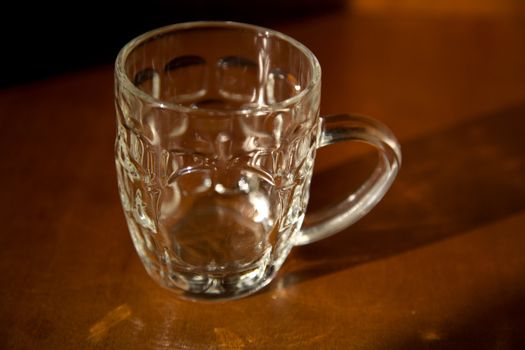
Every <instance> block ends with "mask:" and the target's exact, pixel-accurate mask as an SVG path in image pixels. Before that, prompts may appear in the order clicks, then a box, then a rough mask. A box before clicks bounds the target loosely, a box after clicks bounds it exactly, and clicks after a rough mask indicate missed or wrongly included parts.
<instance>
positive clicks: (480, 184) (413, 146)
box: [271, 104, 525, 288]
mask: <svg viewBox="0 0 525 350" xmlns="http://www.w3.org/2000/svg"><path fill="white" fill-rule="evenodd" d="M523 115H525V104H521V105H518V106H514V107H511V108H508V109H505V110H501V111H498V112H495V113H492V114H489V115H486V116H482V117H479V118H475V119H473V120H470V121H467V122H463V123H460V124H457V125H454V126H452V127H450V128H448V129H446V130H443V131H440V132H437V133H435V134H431V135H428V136H425V137H422V138H418V139H414V140H411V141H408V142H405V143H402V148H403V153H404V159H405V160H404V165H403V168H402V169H401V171H400V173H399V175H398V178H397V179H396V182H395V184H394V185H393V186H392V188H391V189H390V192H389V193H388V194H387V195H386V196H385V198H384V199H383V201H382V202H381V203H380V204H379V205H378V206H377V207H376V208H375V209H374V210H373V212H372V213H371V214H369V215H368V216H367V217H366V218H364V219H363V220H362V221H360V222H358V223H357V224H355V225H353V226H351V227H350V228H348V229H346V230H345V232H342V233H340V234H337V235H335V236H332V237H330V238H327V239H325V240H322V241H319V242H317V243H315V244H312V245H308V246H304V247H300V248H296V249H295V250H294V251H293V253H292V254H291V256H290V257H289V261H287V263H286V264H285V265H284V267H283V271H281V274H280V275H279V276H278V277H277V281H278V283H275V284H274V285H273V287H271V288H282V287H286V286H291V285H294V284H297V283H301V282H303V281H307V280H310V279H313V278H317V277H320V276H324V275H327V274H330V273H333V272H337V271H340V270H344V269H348V268H351V267H353V266H356V265H359V264H363V263H367V262H370V261H374V260H379V259H383V258H387V257H389V256H393V255H397V254H401V253H403V252H406V251H410V250H413V249H417V248H418V247H421V246H425V245H428V244H431V243H433V242H436V241H440V240H444V239H447V238H450V237H453V236H456V235H460V234H463V233H466V232H468V231H470V230H472V229H474V228H476V227H480V226H483V225H486V224H488V223H490V222H494V221H497V220H500V219H502V218H505V217H507V216H510V215H512V214H514V213H517V212H519V211H521V210H523V209H525V178H524V177H523V174H525V157H524V156H523V150H525V138H524V137H523V131H525V119H523V118H522V117H523ZM372 163H373V159H371V158H370V157H366V156H365V157H361V158H358V159H355V160H353V161H351V162H348V163H346V164H343V165H340V166H336V167H334V168H332V169H330V170H327V171H323V172H322V173H320V174H315V176H314V177H313V182H312V188H311V199H310V207H314V208H315V207H316V206H319V205H320V204H319V203H321V202H326V201H327V200H329V199H330V198H332V197H337V196H338V194H339V193H340V192H342V191H341V188H345V187H347V183H348V181H349V178H348V177H349V176H354V177H359V176H362V174H361V173H356V169H366V168H368V169H370V164H372ZM349 174H351V175H349ZM350 180H351V179H350ZM351 182H353V181H351ZM326 183H330V184H331V186H321V185H320V184H326ZM318 184H319V185H318ZM343 192H344V191H343Z"/></svg>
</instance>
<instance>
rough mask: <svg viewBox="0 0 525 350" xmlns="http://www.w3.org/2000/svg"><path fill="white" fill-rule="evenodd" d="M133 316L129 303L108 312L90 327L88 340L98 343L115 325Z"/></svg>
mask: <svg viewBox="0 0 525 350" xmlns="http://www.w3.org/2000/svg"><path fill="white" fill-rule="evenodd" d="M129 316H131V309H130V307H129V306H128V305H126V304H122V305H119V306H117V307H116V308H114V309H113V310H111V311H110V312H108V313H107V314H106V315H105V316H104V317H102V319H101V320H100V321H98V322H97V323H95V324H94V325H93V326H91V328H90V329H89V336H88V340H90V341H92V342H94V343H98V342H99V341H101V340H102V338H104V337H105V336H106V334H107V332H108V331H109V330H110V329H111V328H113V327H115V326H116V325H117V324H118V323H120V322H122V321H124V320H125V319H126V318H128V317H129Z"/></svg>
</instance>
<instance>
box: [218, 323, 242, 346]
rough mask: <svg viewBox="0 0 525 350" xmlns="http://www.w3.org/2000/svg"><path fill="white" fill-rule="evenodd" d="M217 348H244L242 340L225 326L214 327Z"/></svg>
mask: <svg viewBox="0 0 525 350" xmlns="http://www.w3.org/2000/svg"><path fill="white" fill-rule="evenodd" d="M213 331H214V332H215V336H216V337H217V343H218V345H219V349H228V350H241V349H244V341H243V340H242V339H241V337H239V336H238V335H237V334H235V333H234V332H232V331H230V330H228V329H226V328H214V329H213Z"/></svg>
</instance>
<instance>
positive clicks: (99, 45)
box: [0, 0, 345, 88]
mask: <svg viewBox="0 0 525 350" xmlns="http://www.w3.org/2000/svg"><path fill="white" fill-rule="evenodd" d="M137 4H142V6H139V5H136V4H135V3H131V2H126V3H121V4H112V3H111V2H109V1H108V2H106V3H100V2H65V3H63V4H60V5H58V4H50V3H48V2H42V3H36V4H31V3H26V2H20V3H19V4H16V5H9V6H5V5H4V8H3V10H1V12H2V13H3V16H2V17H3V20H2V21H1V27H0V29H1V32H2V37H3V39H2V42H3V43H2V50H1V55H0V56H1V58H0V63H1V67H2V72H1V73H0V88H1V87H7V86H10V85H14V84H20V83H26V82H30V81H33V80H37V79H42V78H46V77H50V76H53V75H56V74H61V73H65V72H68V71H72V70H78V69H81V68H85V67H88V66H92V65H98V64H107V63H112V62H113V60H114V59H115V57H116V55H117V53H118V51H119V49H120V48H121V47H122V46H123V45H124V44H125V43H126V42H128V41H129V40H131V39H132V38H133V37H135V36H137V35H139V34H141V33H143V32H145V31H147V30H150V29H154V28H157V27H160V26H164V25H168V24H172V23H178V22H186V21H196V20H232V21H242V22H249V23H254V24H259V25H267V26H270V25H272V24H273V23H278V22H280V21H283V20H284V19H287V20H289V19H290V18H292V19H293V18H294V17H302V16H311V15H316V14H319V13H321V12H327V11H337V10H338V9H341V8H342V7H344V5H345V2H344V1H342V0H303V1H301V0H291V1H286V0H266V1H262V0H257V1H239V0H235V1H213V0H192V1H174V0H171V1H169V0H156V1H148V2H142V3H137Z"/></svg>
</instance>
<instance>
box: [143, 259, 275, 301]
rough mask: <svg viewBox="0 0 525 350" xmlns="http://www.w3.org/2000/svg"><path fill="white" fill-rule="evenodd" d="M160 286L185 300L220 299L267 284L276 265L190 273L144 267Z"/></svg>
mask: <svg viewBox="0 0 525 350" xmlns="http://www.w3.org/2000/svg"><path fill="white" fill-rule="evenodd" d="M146 270H148V273H149V274H150V276H151V277H153V279H154V280H155V281H156V282H157V283H158V284H160V285H161V286H162V287H164V288H166V289H168V290H170V291H171V292H174V293H176V294H177V295H178V296H179V297H181V298H184V299H188V300H204V301H206V300H207V301H224V300H232V299H238V298H242V297H245V296H248V295H250V294H253V293H255V292H257V291H259V290H260V289H262V288H264V287H265V286H266V285H268V284H269V283H270V282H271V281H272V279H273V278H274V276H275V274H276V272H277V270H278V267H277V266H275V265H274V264H267V263H266V264H260V265H258V267H255V268H252V269H247V270H243V271H236V272H205V273H202V272H199V273H196V272H190V271H184V270H178V271H176V269H174V268H173V267H172V268H171V269H170V272H169V273H165V272H164V271H162V272H160V273H158V272H157V271H152V270H151V269H150V268H146Z"/></svg>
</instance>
